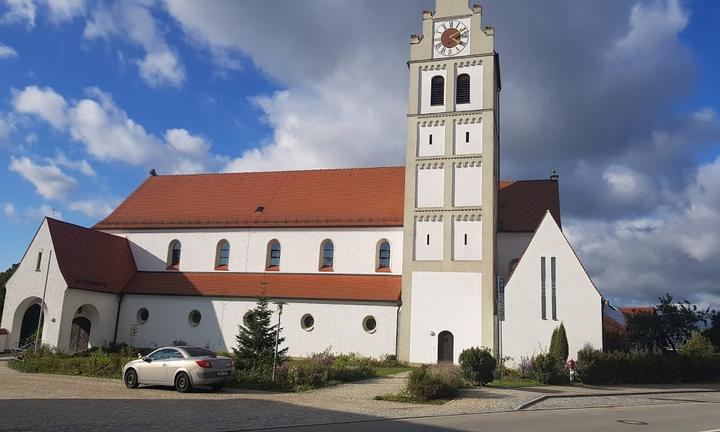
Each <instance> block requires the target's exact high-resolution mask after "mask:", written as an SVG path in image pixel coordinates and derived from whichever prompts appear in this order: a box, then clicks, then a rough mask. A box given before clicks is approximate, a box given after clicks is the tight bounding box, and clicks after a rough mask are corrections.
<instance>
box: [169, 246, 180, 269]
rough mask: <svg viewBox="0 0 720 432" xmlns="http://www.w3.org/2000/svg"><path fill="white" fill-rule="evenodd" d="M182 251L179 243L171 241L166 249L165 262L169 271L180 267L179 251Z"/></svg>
mask: <svg viewBox="0 0 720 432" xmlns="http://www.w3.org/2000/svg"><path fill="white" fill-rule="evenodd" d="M181 250H182V245H181V244H180V241H178V240H173V241H171V242H170V246H169V247H168V260H167V268H168V269H171V270H177V269H178V268H179V267H180V251H181Z"/></svg>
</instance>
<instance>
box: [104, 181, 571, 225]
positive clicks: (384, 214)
mask: <svg viewBox="0 0 720 432" xmlns="http://www.w3.org/2000/svg"><path fill="white" fill-rule="evenodd" d="M404 188H405V168H404V167H389V168H356V169H327V170H308V171H279V172H257V173H228V174H192V175H169V176H151V177H149V178H148V179H147V180H145V182H144V183H143V184H141V185H140V187H138V188H137V189H136V190H135V192H133V193H132V194H131V195H130V196H129V197H128V198H127V199H126V200H125V201H124V202H123V203H122V204H120V206H119V207H118V208H116V209H115V211H113V212H112V213H111V214H110V215H109V216H108V217H106V218H105V219H104V220H102V221H100V222H99V223H98V224H97V225H95V228H96V229H102V230H123V229H153V228H160V229H162V228H171V229H176V228H203V227H205V228H209V227H215V228H221V227H222V228H258V227H266V228H272V227H360V226H396V227H399V226H402V225H403V205H404V193H405V190H404ZM260 208H262V209H261V210H260ZM546 210H549V211H550V212H551V213H552V214H553V217H554V218H555V220H556V221H558V224H559V223H560V198H559V190H558V186H557V181H553V180H523V181H502V182H500V190H499V209H498V211H499V220H500V225H499V227H498V230H499V231H505V232H533V231H534V230H535V227H537V225H538V224H539V223H540V221H541V220H542V217H543V215H544V214H545V211H546Z"/></svg>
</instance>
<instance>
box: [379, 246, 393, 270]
mask: <svg viewBox="0 0 720 432" xmlns="http://www.w3.org/2000/svg"><path fill="white" fill-rule="evenodd" d="M377 271H390V243H389V242H388V241H387V240H382V241H380V244H378V250H377Z"/></svg>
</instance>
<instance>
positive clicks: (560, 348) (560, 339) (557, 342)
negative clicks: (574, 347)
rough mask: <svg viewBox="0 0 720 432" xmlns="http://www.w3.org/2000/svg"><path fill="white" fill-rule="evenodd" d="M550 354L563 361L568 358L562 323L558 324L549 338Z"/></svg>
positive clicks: (565, 336)
mask: <svg viewBox="0 0 720 432" xmlns="http://www.w3.org/2000/svg"><path fill="white" fill-rule="evenodd" d="M550 354H552V355H553V356H554V357H555V358H556V359H558V360H560V361H562V362H563V363H565V362H566V361H567V359H568V355H569V348H568V340H567V334H566V333H565V325H564V324H563V323H560V326H558V327H557V328H556V329H555V330H554V331H553V334H552V338H551V339H550Z"/></svg>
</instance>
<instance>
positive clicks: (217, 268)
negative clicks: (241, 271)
mask: <svg viewBox="0 0 720 432" xmlns="http://www.w3.org/2000/svg"><path fill="white" fill-rule="evenodd" d="M215 270H217V271H228V266H217V267H215Z"/></svg>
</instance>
